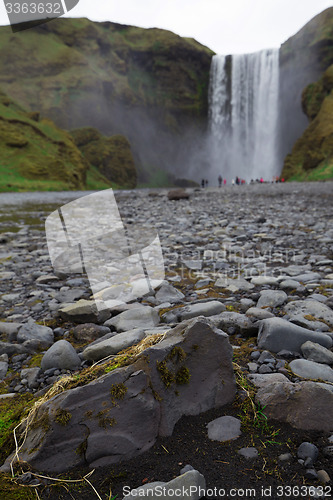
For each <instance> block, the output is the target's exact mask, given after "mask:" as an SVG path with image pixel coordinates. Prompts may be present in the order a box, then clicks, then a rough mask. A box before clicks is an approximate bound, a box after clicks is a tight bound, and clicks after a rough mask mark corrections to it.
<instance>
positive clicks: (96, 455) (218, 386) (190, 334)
mask: <svg viewBox="0 0 333 500" xmlns="http://www.w3.org/2000/svg"><path fill="white" fill-rule="evenodd" d="M235 391H236V383H235V377H234V372H233V367H232V348H231V345H230V343H229V339H228V336H227V334H225V333H224V332H222V331H221V330H218V329H216V328H214V327H211V326H210V325H209V324H208V321H207V320H206V319H205V318H202V317H200V318H198V319H196V320H190V321H186V322H184V323H181V324H180V325H178V326H177V327H176V328H174V329H172V330H170V331H169V332H168V333H166V334H165V335H164V336H163V337H162V336H161V341H160V342H159V343H157V344H155V345H153V346H152V347H149V348H148V349H146V350H144V351H143V352H142V353H141V354H140V355H139V356H138V357H137V359H136V360H135V361H134V362H133V363H132V364H131V365H129V366H126V367H122V368H116V369H114V370H113V371H110V372H109V373H106V374H104V375H102V376H101V377H99V378H97V379H96V380H93V381H92V382H90V383H89V384H87V385H84V386H82V387H75V388H72V389H69V390H67V391H65V392H62V393H61V394H58V395H56V396H54V397H53V398H51V399H50V400H49V401H47V402H45V403H44V404H42V405H41V406H40V408H39V409H38V412H37V414H36V415H35V418H34V420H33V422H32V423H31V425H30V426H29V429H28V432H27V439H26V441H25V443H24V445H23V447H22V449H21V450H20V454H19V456H20V459H21V460H25V461H27V462H29V463H30V464H31V465H33V466H34V467H36V468H37V469H41V470H44V471H48V472H61V471H65V470H68V469H69V468H71V467H73V466H76V465H83V464H88V465H89V466H91V467H96V466H100V465H106V464H111V463H115V462H119V461H120V460H125V459H129V458H131V457H134V456H136V455H139V454H140V453H142V452H144V451H145V450H147V449H149V448H150V447H151V446H152V445H153V444H154V443H155V441H156V438H157V437H158V436H159V435H160V436H170V435H171V434H172V431H173V428H174V426H175V424H176V422H177V421H178V420H179V419H180V418H181V417H182V416H183V415H196V414H199V413H201V412H204V411H206V410H208V409H210V408H214V407H219V406H222V405H224V404H227V403H229V402H231V401H232V400H233V398H234V396H235ZM8 461H9V459H8ZM8 461H7V464H8Z"/></svg>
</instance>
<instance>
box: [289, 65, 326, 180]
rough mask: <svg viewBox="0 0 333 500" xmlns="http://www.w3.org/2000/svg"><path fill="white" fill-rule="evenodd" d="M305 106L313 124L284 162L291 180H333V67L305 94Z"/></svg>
mask: <svg viewBox="0 0 333 500" xmlns="http://www.w3.org/2000/svg"><path fill="white" fill-rule="evenodd" d="M302 107H303V110H304V112H305V114H306V115H307V116H308V118H309V120H310V124H309V126H308V127H307V129H306V130H305V132H304V133H303V135H302V136H301V137H300V138H299V139H298V140H297V142H296V143H295V145H294V148H293V150H292V152H291V154H289V155H288V156H287V157H286V159H285V163H284V167H283V172H282V176H284V177H285V178H286V179H288V180H298V181H306V180H308V181H316V180H325V179H332V178H333V120H332V117H333V65H331V66H330V67H329V68H328V69H327V70H326V71H325V73H324V75H323V77H322V78H321V79H320V80H319V81H318V82H316V83H314V84H311V85H308V86H307V87H306V88H305V89H304V91H303V95H302Z"/></svg>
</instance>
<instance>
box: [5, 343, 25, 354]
mask: <svg viewBox="0 0 333 500" xmlns="http://www.w3.org/2000/svg"><path fill="white" fill-rule="evenodd" d="M27 352H28V349H26V348H25V347H24V346H23V345H21V344H10V343H9V342H0V354H7V355H8V356H12V355H15V354H23V353H27Z"/></svg>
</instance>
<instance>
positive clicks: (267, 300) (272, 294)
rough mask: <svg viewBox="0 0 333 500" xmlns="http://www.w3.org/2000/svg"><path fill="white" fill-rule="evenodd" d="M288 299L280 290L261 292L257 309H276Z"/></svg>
mask: <svg viewBox="0 0 333 500" xmlns="http://www.w3.org/2000/svg"><path fill="white" fill-rule="evenodd" d="M287 299H288V295H287V294H286V293H285V292H283V291H282V290H263V291H261V292H260V299H259V300H258V303H257V307H261V308H263V307H278V306H282V304H284V303H285V302H286V301H287Z"/></svg>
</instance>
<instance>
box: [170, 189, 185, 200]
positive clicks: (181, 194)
mask: <svg viewBox="0 0 333 500" xmlns="http://www.w3.org/2000/svg"><path fill="white" fill-rule="evenodd" d="M189 197H190V195H189V193H187V192H186V191H185V189H173V190H171V191H169V192H168V199H169V200H170V201H173V200H176V201H178V200H188V199H189Z"/></svg>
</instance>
